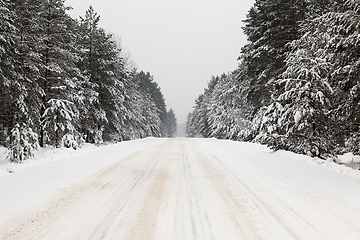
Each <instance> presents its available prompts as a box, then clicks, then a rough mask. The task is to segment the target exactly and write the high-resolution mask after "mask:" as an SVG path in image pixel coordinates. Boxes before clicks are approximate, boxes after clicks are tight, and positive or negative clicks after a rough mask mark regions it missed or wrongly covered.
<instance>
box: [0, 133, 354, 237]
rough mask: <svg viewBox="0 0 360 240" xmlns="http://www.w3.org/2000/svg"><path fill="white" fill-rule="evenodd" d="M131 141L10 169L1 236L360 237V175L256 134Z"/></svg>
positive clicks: (2, 188) (1, 182)
mask: <svg viewBox="0 0 360 240" xmlns="http://www.w3.org/2000/svg"><path fill="white" fill-rule="evenodd" d="M126 144H128V145H127V146H128V147H127V148H129V149H133V151H129V150H128V151H125V150H122V151H117V150H116V149H117V148H121V146H122V143H120V144H118V145H115V146H111V147H107V148H100V149H98V150H96V151H93V152H92V153H91V154H90V155H89V154H88V155H84V154H83V155H81V154H79V155H74V156H72V157H71V158H73V159H70V158H69V159H67V160H57V161H53V162H50V163H49V166H50V165H51V166H54V165H55V166H56V167H55V168H51V167H47V168H45V167H44V166H45V165H36V166H34V167H32V168H28V169H25V170H23V171H20V172H16V173H15V174H12V175H9V176H2V177H0V196H1V198H2V200H0V204H1V206H0V239H96V240H98V239H121V240H127V239H134V240H139V239H146V240H149V239H156V240H158V239H159V240H161V239H164V240H165V239H166V240H169V239H174V240H175V239H183V240H191V239H194V240H202V239H209V240H210V239H219V240H225V239H233V240H241V239H244V240H251V239H274V240H275V239H276V240H281V239H304V240H311V239H314V240H321V239H324V240H330V239H336V240H339V239H342V240H350V239H354V240H355V239H356V240H358V239H360V178H359V177H358V176H356V175H350V174H346V173H343V172H340V171H334V170H332V169H329V168H325V167H322V166H318V165H316V164H312V163H311V162H309V161H308V160H306V159H307V157H305V156H300V155H296V154H292V153H287V152H276V153H273V152H271V151H269V150H268V149H266V148H265V147H263V146H260V145H256V144H251V143H239V142H231V141H219V140H215V139H186V138H176V139H146V140H143V141H134V142H130V143H126ZM140 144H142V145H140ZM133 145H134V146H135V145H136V146H141V147H138V148H135V147H134V146H133ZM95 158H96V159H97V160H98V161H97V162H99V161H104V160H103V158H106V159H113V160H111V161H109V162H106V161H105V162H106V163H104V164H103V165H101V164H100V165H96V164H95V161H94V159H95ZM304 159H305V160H304ZM79 161H80V162H81V164H82V165H81V166H80V165H79V164H78V162H79ZM61 163H67V164H65V165H61ZM70 163H71V164H70ZM75 164H78V165H76V167H74V166H75ZM59 166H61V167H59ZM94 166H96V167H94ZM59 168H60V170H59ZM41 169H46V170H41ZM76 169H78V170H79V171H82V174H79V177H74V176H76V174H73V173H71V171H74V170H76ZM80 169H82V170H80ZM84 169H89V170H87V172H86V171H85V170H84ZM351 171H354V170H351ZM39 172H44V174H40V173H39ZM66 172H68V175H69V176H71V177H68V176H67V175H66V174H64V173H66ZM33 174H37V176H36V177H34V175H33ZM50 176H51V177H50ZM60 176H61V177H60ZM34 178H35V179H36V180H34ZM69 178H70V179H71V180H69ZM19 179H21V181H23V182H27V183H28V182H29V181H32V182H33V184H37V186H36V187H31V185H32V184H28V185H26V184H21V183H20V182H19V181H20V180H19ZM55 179H56V181H55ZM44 181H47V184H45V183H43V182H44ZM24 186H25V187H26V188H27V190H28V191H30V190H31V191H32V193H31V194H30V193H29V194H28V195H29V199H28V201H27V200H26V199H21V201H20V200H17V199H16V197H22V198H24V197H26V196H28V195H26V194H24V193H22V194H21V193H19V191H22V192H24V191H25V190H26V189H24V188H25V187H24ZM29 189H30V190H29ZM34 192H35V193H34ZM45 193H46V194H45ZM6 199H7V200H6ZM9 199H10V200H9Z"/></svg>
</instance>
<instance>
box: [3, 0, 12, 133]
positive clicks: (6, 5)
mask: <svg viewBox="0 0 360 240" xmlns="http://www.w3.org/2000/svg"><path fill="white" fill-rule="evenodd" d="M14 19H15V13H14V12H13V5H12V4H11V2H10V1H8V0H1V1H0V124H1V125H2V126H3V127H11V126H12V122H13V117H12V115H13V113H12V112H11V109H12V105H13V104H14V102H15V95H14V94H13V91H14V90H15V89H14V83H13V79H15V76H16V70H15V59H14V57H13V56H14V54H15V53H14V49H13V47H12V45H14V35H15V33H16V28H15V26H14Z"/></svg>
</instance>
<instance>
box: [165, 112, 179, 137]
mask: <svg viewBox="0 0 360 240" xmlns="http://www.w3.org/2000/svg"><path fill="white" fill-rule="evenodd" d="M167 131H168V135H167V136H168V137H170V138H172V137H175V136H176V133H177V121H176V116H175V113H174V111H173V110H172V109H170V110H169V111H168V112H167Z"/></svg>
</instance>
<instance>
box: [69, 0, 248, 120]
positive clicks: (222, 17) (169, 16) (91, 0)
mask: <svg viewBox="0 0 360 240" xmlns="http://www.w3.org/2000/svg"><path fill="white" fill-rule="evenodd" d="M254 2H255V0H121V1H120V0H66V2H65V5H67V6H72V7H73V8H74V9H73V10H71V11H70V12H69V13H70V15H71V16H72V17H74V18H78V16H79V15H81V16H84V15H85V11H86V9H87V8H88V7H89V5H92V6H93V8H94V9H95V11H96V12H97V13H98V14H99V15H100V17H101V19H100V26H101V27H102V28H104V29H105V30H106V31H107V32H110V33H112V34H114V35H115V36H116V37H117V38H118V39H121V46H122V48H123V49H124V50H125V51H127V52H129V53H130V55H131V59H132V61H133V62H134V63H135V65H136V67H137V69H138V70H143V71H145V72H150V73H151V74H152V75H153V76H154V80H155V81H156V82H157V83H158V84H159V86H160V87H161V90H162V93H163V94H164V98H165V102H166V105H167V108H168V109H170V108H172V109H173V110H174V112H175V114H176V117H177V119H178V123H183V122H185V121H186V116H187V114H188V113H189V112H191V111H192V107H193V105H194V101H195V99H196V98H197V97H198V96H199V95H200V94H201V93H203V90H204V88H206V86H207V82H208V81H209V80H210V78H211V76H212V75H214V76H218V75H221V74H222V73H224V72H229V71H233V70H235V69H236V67H237V60H236V59H237V57H238V56H239V52H240V48H241V47H242V46H243V45H244V44H246V37H245V36H244V34H243V31H242V29H241V27H242V26H243V23H242V20H243V19H245V18H246V14H247V12H248V10H249V9H250V7H251V6H252V5H253V4H254Z"/></svg>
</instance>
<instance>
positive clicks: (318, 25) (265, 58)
mask: <svg viewBox="0 0 360 240" xmlns="http://www.w3.org/2000/svg"><path fill="white" fill-rule="evenodd" d="M243 22H244V27H243V32H244V33H245V34H246V36H247V39H248V42H247V44H246V45H245V46H243V47H242V48H241V51H240V54H239V58H238V68H237V69H235V70H234V71H233V72H230V73H224V74H222V75H221V76H217V77H212V78H211V79H210V81H209V82H208V86H207V88H206V89H205V91H204V92H203V94H201V95H200V96H199V97H198V98H197V99H196V101H195V105H194V108H193V111H192V112H191V113H190V114H189V115H188V119H187V134H188V136H190V137H204V138H209V137H215V138H219V139H231V140H236V141H253V142H258V143H262V144H266V145H268V146H269V147H270V148H272V149H274V150H278V149H284V150H289V151H293V152H296V153H301V154H307V155H310V156H314V157H315V156H316V157H319V158H328V157H332V156H335V155H336V154H340V153H343V152H353V153H354V154H359V153H360V132H359V126H360V2H359V1H358V0H256V1H255V3H254V5H253V6H252V7H251V9H250V10H249V11H248V14H247V16H246V19H245V20H244V21H243Z"/></svg>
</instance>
